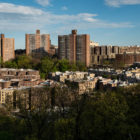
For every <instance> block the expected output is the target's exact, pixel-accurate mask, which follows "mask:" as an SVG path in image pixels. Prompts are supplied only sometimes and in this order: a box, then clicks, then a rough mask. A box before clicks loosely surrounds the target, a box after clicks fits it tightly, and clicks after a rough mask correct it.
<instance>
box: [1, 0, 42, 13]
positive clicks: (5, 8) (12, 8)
mask: <svg viewBox="0 0 140 140" xmlns="http://www.w3.org/2000/svg"><path fill="white" fill-rule="evenodd" d="M0 13H13V14H23V15H41V14H43V11H42V10H40V9H36V8H33V7H28V6H21V5H14V4H11V3H0Z"/></svg>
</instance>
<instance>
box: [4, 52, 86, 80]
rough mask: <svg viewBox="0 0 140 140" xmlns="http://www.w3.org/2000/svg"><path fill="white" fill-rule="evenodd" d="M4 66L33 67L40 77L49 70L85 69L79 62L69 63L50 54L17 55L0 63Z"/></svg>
mask: <svg viewBox="0 0 140 140" xmlns="http://www.w3.org/2000/svg"><path fill="white" fill-rule="evenodd" d="M1 66H2V67H4V68H19V69H20V68H23V69H35V70H39V71H40V75H41V78H44V79H45V78H46V77H47V75H48V73H49V72H56V71H61V72H65V71H86V70H87V68H86V67H85V66H84V64H82V63H81V62H77V63H76V64H74V63H70V62H69V61H68V60H66V59H62V60H58V59H57V58H53V57H50V56H45V57H42V58H38V57H35V56H34V57H32V56H26V55H18V56H17V57H16V58H15V59H14V60H11V61H7V62H5V63H1Z"/></svg>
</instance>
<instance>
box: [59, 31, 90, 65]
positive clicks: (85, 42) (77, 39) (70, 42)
mask: <svg viewBox="0 0 140 140" xmlns="http://www.w3.org/2000/svg"><path fill="white" fill-rule="evenodd" d="M58 56H59V59H63V58H65V59H68V60H69V61H70V62H74V63H75V62H82V63H83V64H85V65H86V66H89V65H90V36H89V35H87V34H82V35H77V30H72V33H71V34H70V35H62V36H60V35H59V36H58Z"/></svg>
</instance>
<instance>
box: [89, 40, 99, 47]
mask: <svg viewBox="0 0 140 140" xmlns="http://www.w3.org/2000/svg"><path fill="white" fill-rule="evenodd" d="M94 46H99V43H98V42H94V41H90V47H94Z"/></svg>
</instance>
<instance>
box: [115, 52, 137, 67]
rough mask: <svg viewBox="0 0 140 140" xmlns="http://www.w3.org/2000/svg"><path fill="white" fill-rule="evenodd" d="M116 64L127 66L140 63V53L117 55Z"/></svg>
mask: <svg viewBox="0 0 140 140" xmlns="http://www.w3.org/2000/svg"><path fill="white" fill-rule="evenodd" d="M116 62H117V63H118V64H119V63H120V62H121V63H123V64H125V65H132V64H133V63H135V62H140V53H123V54H117V55H116Z"/></svg>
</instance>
